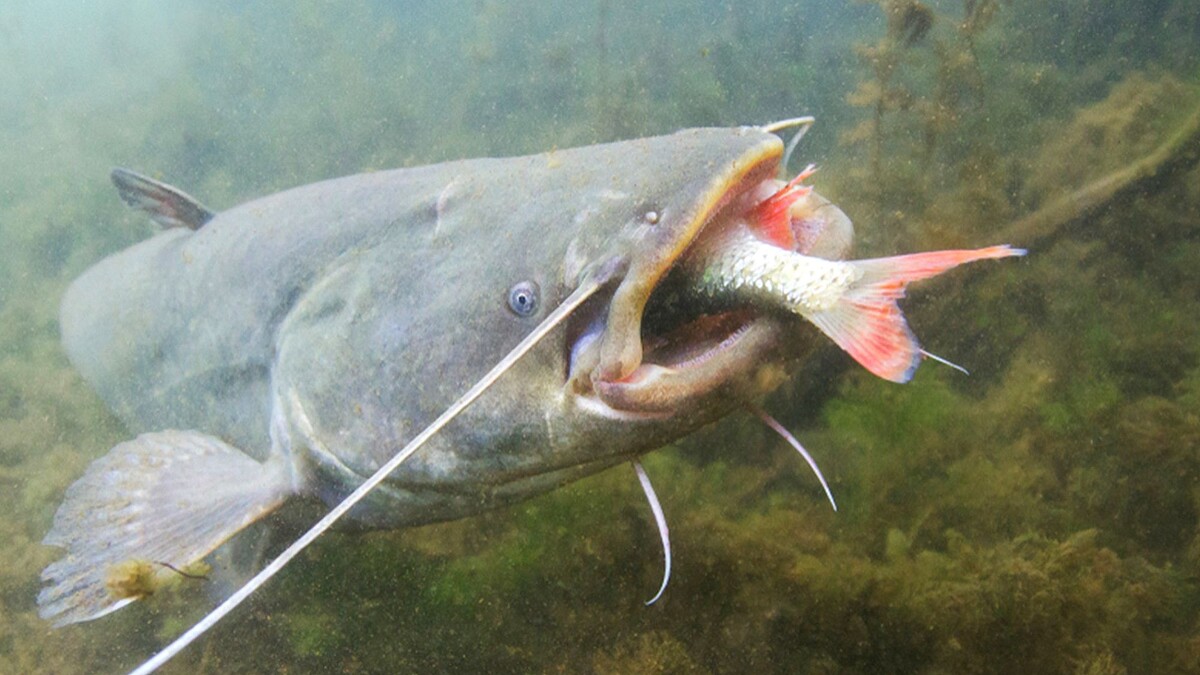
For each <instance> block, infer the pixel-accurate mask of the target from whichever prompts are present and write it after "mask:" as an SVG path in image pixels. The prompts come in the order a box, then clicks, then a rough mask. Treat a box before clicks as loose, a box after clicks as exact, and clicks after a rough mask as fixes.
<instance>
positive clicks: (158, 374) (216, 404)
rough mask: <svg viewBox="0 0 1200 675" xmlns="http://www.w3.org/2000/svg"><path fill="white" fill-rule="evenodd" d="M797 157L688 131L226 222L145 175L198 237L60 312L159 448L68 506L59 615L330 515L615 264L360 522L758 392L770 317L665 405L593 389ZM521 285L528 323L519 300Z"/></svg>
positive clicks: (177, 236) (606, 445)
mask: <svg viewBox="0 0 1200 675" xmlns="http://www.w3.org/2000/svg"><path fill="white" fill-rule="evenodd" d="M781 149H782V148H781V143H780V142H779V140H778V138H776V137H775V136H774V135H772V134H769V133H766V132H765V131H763V130H761V129H756V128H738V129H699V130H688V131H684V132H680V133H677V134H674V135H671V136H664V137H657V138H650V139H642V140H637V141H626V142H621V143H613V144H607V145H600V146H591V147H587V148H578V149H573V150H563V151H555V152H551V153H546V154H542V155H534V156H529V157H518V158H509V159H481V160H470V161H462V162H452V163H448V164H440V165H434V166H428V167H419V168H413V169H401V170H394V171H382V172H377V173H368V174H362V175H357V176H351V177H347V178H341V179H335V180H330V181H325V182H321V183H316V184H313V185H309V186H304V187H300V188H296V189H292V190H288V191H285V192H281V193H278V194H275V195H271V196H268V197H264V198H262V199H258V200H255V201H252V202H249V203H246V204H243V205H241V206H238V207H235V208H233V209H229V210H227V211H224V212H220V213H217V214H216V215H215V216H214V215H212V214H211V212H209V211H208V210H207V209H204V208H202V207H199V206H198V205H196V204H186V201H187V198H186V195H184V194H183V193H181V192H179V191H178V190H175V189H173V188H169V186H161V185H158V186H156V185H155V184H154V182H153V181H149V180H148V179H147V180H145V181H143V185H141V186H139V185H137V184H134V185H132V186H129V185H126V186H125V187H124V188H123V194H124V195H125V196H126V199H127V201H131V202H134V203H135V204H136V205H138V206H139V208H143V209H144V210H146V211H148V212H150V213H151V215H152V216H153V217H155V219H156V220H159V221H160V222H163V221H166V222H168V223H174V222H176V221H182V223H183V224H184V225H187V227H175V228H172V229H168V230H166V231H164V232H162V233H160V234H158V235H156V236H154V237H152V238H151V239H149V240H147V241H144V242H141V243H139V244H137V245H135V246H132V247H130V248H129V249H127V250H125V251H122V252H119V253H117V254H115V255H113V256H111V257H110V258H108V259H106V260H103V261H101V262H100V263H99V264H97V265H96V266H95V267H93V268H92V269H90V270H88V271H87V272H85V274H84V275H82V276H81V277H80V278H79V279H78V280H76V281H75V282H74V283H73V284H72V286H71V287H70V288H69V289H68V291H67V293H66V295H65V297H64V300H63V304H62V310H61V324H62V332H63V342H64V345H65V347H66V350H67V353H68V355H69V357H70V359H71V361H72V363H73V364H74V365H75V366H76V367H77V368H78V370H79V371H80V372H81V373H82V374H83V376H84V378H85V379H86V380H87V381H88V383H89V384H91V385H92V386H93V387H94V388H95V389H96V390H97V392H98V393H99V394H100V395H101V397H102V398H103V399H104V400H105V402H106V403H107V404H108V405H109V406H110V407H111V408H112V409H113V410H114V411H115V412H116V413H117V415H118V416H120V418H121V419H122V420H123V421H124V422H125V423H126V424H127V425H128V426H129V428H130V429H131V431H133V432H135V433H143V435H142V436H139V437H138V438H135V439H134V440H131V441H129V442H127V443H123V444H120V445H118V446H116V447H115V448H114V449H113V450H112V451H111V452H110V453H109V455H108V456H106V457H104V458H101V459H100V460H97V462H96V463H94V464H93V466H92V467H90V468H89V470H88V473H87V474H85V476H84V477H83V478H81V479H80V481H78V482H77V483H76V484H75V485H74V486H73V487H72V488H71V490H70V491H69V492H68V495H67V499H66V500H65V501H64V504H63V506H62V507H61V508H60V509H59V512H58V514H57V515H56V518H55V524H54V527H53V529H52V530H51V532H50V534H49V535H47V538H46V543H48V544H52V545H57V546H62V547H64V548H66V549H67V556H66V557H64V558H63V559H61V560H60V561H58V562H56V563H54V564H52V565H51V566H50V567H48V568H47V569H46V571H45V572H44V573H43V578H44V579H45V580H47V581H49V582H50V586H48V587H47V588H45V589H43V591H42V593H41V594H40V595H39V605H40V610H41V613H42V615H43V616H44V617H46V618H50V619H52V620H54V621H55V622H56V623H57V624H60V625H61V624H64V623H70V622H73V621H81V620H87V619H91V618H95V617H97V616H101V615H103V614H105V613H108V612H110V611H113V610H114V609H117V608H119V607H120V606H123V605H124V604H127V602H129V601H131V600H133V599H136V598H127V597H119V596H114V594H113V593H112V592H111V590H110V588H109V583H108V582H109V581H111V579H110V578H109V577H110V576H111V574H110V570H112V569H118V568H119V569H127V568H128V567H129V565H128V563H129V561H130V560H134V561H140V560H153V561H159V562H162V563H164V564H169V565H171V566H173V567H177V568H180V569H182V568H184V567H186V566H187V565H190V564H192V563H194V562H195V561H196V560H198V559H199V558H201V557H203V556H205V555H207V554H208V553H209V552H211V551H212V550H213V549H214V548H215V547H217V546H219V545H220V544H221V543H223V542H224V541H226V540H227V539H228V538H229V537H231V536H232V535H233V534H235V533H236V532H237V531H239V530H240V529H241V528H243V527H245V526H246V525H247V524H249V523H250V522H253V521H254V520H257V519H258V518H260V517H261V516H263V515H265V514H266V513H269V512H271V511H273V510H275V509H276V508H277V507H278V506H279V505H280V504H282V503H283V502H285V501H287V500H289V499H291V498H293V497H296V496H306V497H316V498H319V499H321V500H324V501H325V502H326V503H329V504H332V503H335V502H337V501H338V500H340V499H341V498H342V497H343V496H344V495H345V494H346V493H348V492H349V491H350V490H352V489H353V488H354V487H355V486H357V485H358V484H359V483H361V482H362V480H363V478H364V477H365V476H368V475H370V474H371V473H372V472H373V471H374V470H375V469H376V468H378V467H379V466H380V465H381V464H383V463H384V462H385V461H386V460H387V459H388V458H390V457H391V456H392V455H393V454H394V453H395V452H396V450H397V449H399V448H400V447H402V446H403V445H404V443H405V441H406V440H407V439H408V438H411V437H412V436H413V435H414V434H415V433H416V432H417V431H419V430H420V429H422V428H423V427H424V426H425V425H426V424H427V423H428V422H429V421H431V420H432V419H433V418H434V417H436V416H437V415H438V414H439V413H440V412H441V411H442V410H443V409H444V408H445V407H446V406H447V405H448V404H449V403H450V402H451V401H453V400H454V399H455V397H457V396H458V395H459V394H460V393H462V391H464V390H465V389H466V388H467V387H468V386H469V385H470V384H471V382H473V381H474V380H475V379H476V378H478V377H479V376H480V375H481V374H482V373H484V372H485V371H487V370H488V368H489V367H490V366H491V365H492V364H493V363H495V362H496V361H497V360H498V359H499V358H500V357H501V356H503V355H504V354H505V353H506V352H507V351H508V350H509V349H510V348H511V347H512V346H513V345H514V344H515V343H516V342H517V341H519V340H520V339H521V337H522V336H523V335H525V334H526V333H528V332H529V331H530V330H531V329H532V328H533V327H534V326H536V325H537V323H538V321H539V320H540V317H542V316H543V315H544V314H545V313H546V311H548V309H549V308H553V307H554V306H555V305H557V303H558V302H559V301H561V300H562V299H563V298H565V297H566V296H567V295H569V294H570V293H571V291H572V290H573V289H574V288H575V287H577V286H578V285H579V284H580V283H581V282H582V281H583V280H585V279H587V278H589V275H592V274H594V273H595V270H597V269H599V268H601V267H607V268H609V269H613V268H619V269H620V270H621V274H620V275H619V277H618V278H615V279H614V280H613V281H612V283H611V284H610V285H609V286H608V287H607V288H606V289H605V291H604V292H603V293H602V294H599V295H598V296H597V297H596V298H595V299H594V301H590V302H589V303H588V305H586V306H584V307H583V308H581V309H580V311H579V312H578V313H577V315H576V316H573V317H572V319H571V322H570V324H569V325H567V326H566V328H565V329H563V330H560V331H559V333H560V335H559V337H558V338H557V339H556V340H554V341H548V342H546V343H543V344H541V345H539V346H538V348H537V349H535V350H534V351H533V352H531V353H530V354H529V355H528V356H526V357H525V358H524V359H522V360H521V361H520V362H519V363H517V364H516V365H515V366H514V367H513V368H512V370H511V372H510V373H508V374H507V375H506V376H505V377H504V378H503V379H502V380H501V381H499V382H498V383H497V384H496V385H495V386H494V387H493V388H492V389H491V390H490V391H488V392H487V393H486V394H485V395H484V396H483V397H482V398H481V399H480V400H479V401H478V402H477V403H476V404H475V405H473V406H472V407H471V408H469V409H468V410H467V411H465V412H464V413H463V414H462V415H461V416H460V417H459V418H457V419H456V420H455V421H454V422H453V423H452V424H451V425H450V426H449V427H447V428H446V429H445V430H444V431H443V432H442V433H440V434H439V435H438V436H437V437H436V438H434V439H433V440H432V441H431V443H430V444H429V445H428V446H427V447H425V448H423V449H422V451H421V452H420V453H418V454H417V455H416V456H414V457H413V458H412V460H411V461H409V462H407V463H406V464H405V465H404V466H402V467H401V469H400V470H399V471H397V472H395V473H394V474H393V475H392V476H390V477H389V479H388V480H387V482H386V483H385V485H383V486H382V487H381V488H380V489H379V490H376V491H375V492H374V493H372V495H371V497H370V498H369V499H368V500H367V501H366V502H364V503H363V504H360V505H359V507H358V508H356V509H355V510H354V511H353V512H352V514H351V515H352V517H353V518H354V520H355V521H356V524H357V526H359V527H367V528H379V527H399V526H406V525H413V524H419V523H427V522H432V521H438V520H446V519H451V518H457V517H462V516H465V515H469V514H472V513H476V512H479V511H481V510H484V509H488V508H492V507H495V506H497V505H500V504H505V503H508V502H511V501H514V500H517V499H521V498H525V497H528V496H531V495H533V494H537V493H540V492H543V491H545V490H548V489H551V488H553V487H555V486H558V485H561V484H563V483H565V482H568V481H570V480H574V479H577V478H580V477H583V476H586V475H588V474H591V473H594V472H596V471H599V470H601V469H603V468H605V467H608V466H611V465H612V464H614V463H617V462H620V461H622V460H625V459H628V458H631V457H635V456H637V455H638V454H641V453H644V452H646V451H648V450H651V449H654V448H656V447H660V446H661V445H663V444H665V443H667V442H669V441H671V440H673V439H675V438H678V437H680V436H682V435H684V434H686V433H688V432H690V431H691V430H693V429H695V428H696V427H698V426H700V425H703V424H705V423H707V422H710V421H712V420H715V419H717V418H718V417H720V416H721V415H723V414H724V413H725V412H727V411H728V410H729V409H731V408H732V407H733V406H734V405H737V401H738V400H741V399H742V398H743V397H745V396H751V395H755V394H756V393H757V389H759V388H761V384H760V383H761V382H762V381H763V380H762V378H757V377H756V375H757V370H758V365H756V364H761V365H762V366H763V367H770V368H778V364H777V360H776V359H768V358H765V355H766V354H767V353H768V352H769V351H770V350H772V349H773V348H774V345H775V344H776V343H777V337H778V335H777V333H778V331H779V330H780V329H781V326H780V325H779V324H778V323H777V322H775V321H764V322H762V323H761V325H758V326H755V327H753V330H749V331H747V334H746V335H744V336H743V337H742V339H740V340H739V341H738V345H737V349H733V350H728V353H727V354H724V355H723V357H722V359H718V362H721V363H726V362H728V363H727V365H729V364H732V365H733V366H735V367H729V368H725V370H728V371H729V372H731V373H734V376H733V377H729V378H722V380H721V382H720V383H719V384H720V386H708V387H706V389H705V390H704V391H703V392H698V394H699V395H697V396H695V397H694V398H693V400H691V401H689V402H688V403H687V404H686V405H679V406H677V408H676V409H675V410H674V411H672V414H669V415H664V414H662V413H661V411H658V410H653V411H641V410H638V409H636V407H630V406H626V407H615V406H613V405H611V402H610V401H606V400H605V397H604V395H603V394H602V393H601V392H599V391H598V390H597V389H596V388H595V387H593V386H592V382H593V380H594V379H598V378H599V376H598V375H597V374H598V373H600V372H602V371H603V372H619V371H622V370H628V369H630V368H631V367H636V366H637V365H638V363H636V362H631V361H630V359H629V358H628V354H629V352H630V348H629V346H630V345H631V344H634V343H636V345H635V351H637V348H638V347H640V341H641V337H642V336H641V318H642V310H643V308H644V306H645V304H646V302H647V300H648V298H649V295H650V293H651V291H652V290H653V288H654V286H655V284H656V282H657V280H658V278H659V277H661V276H662V275H663V274H664V273H665V272H666V271H667V269H669V268H670V266H671V264H672V263H673V261H674V260H675V259H677V258H678V256H679V255H680V254H681V253H682V252H683V251H684V250H685V249H686V248H687V246H688V245H689V244H690V242H691V240H692V239H694V238H695V237H696V236H697V235H698V234H699V232H700V231H701V230H702V229H703V227H704V225H705V224H706V223H707V222H708V221H709V220H711V219H712V217H713V216H714V214H715V213H716V212H718V211H719V210H721V209H723V208H726V207H727V206H728V205H730V204H731V203H733V202H734V201H735V198H736V197H737V195H739V194H740V193H741V192H743V191H745V190H747V189H749V188H750V187H751V186H753V185H756V184H758V183H759V182H762V181H764V180H770V178H771V177H772V176H773V175H774V173H775V172H776V165H777V162H778V159H779V156H780V154H781ZM147 186H148V187H147ZM156 188H157V189H156ZM130 190H132V192H133V193H135V194H134V195H133V196H131V195H130V194H129V192H130ZM180 199H182V200H183V202H184V206H186V207H188V208H180V209H174V210H175V212H176V214H175V215H173V216H168V217H163V212H164V211H171V210H172V209H171V208H170V207H171V204H172V200H176V201H175V205H176V206H178V205H179V204H178V200H180ZM139 200H141V202H142V203H140V204H138V202H139ZM189 213H191V214H202V215H203V222H199V221H198V219H197V218H196V217H195V216H192V217H191V218H192V219H191V220H190V221H189V216H188V214H189ZM192 227H194V228H195V229H192ZM518 287H520V288H523V289H532V291H533V295H531V296H529V297H531V298H533V299H534V300H535V301H536V307H535V309H534V311H531V312H525V311H524V309H526V308H527V307H526V308H523V309H522V310H521V311H518V310H517V309H515V308H514V306H513V305H512V303H511V302H510V299H511V296H512V294H513V292H514V289H517V288H518ZM614 345H615V346H614ZM605 352H611V353H613V354H617V355H618V356H617V358H616V359H613V358H610V357H608V356H606V355H605ZM640 357H641V355H640V352H639V353H638V354H637V355H636V357H635V359H636V360H637V361H640V360H641V358H640ZM731 358H732V359H733V361H730V360H729V359H731ZM614 361H615V362H614ZM770 381H771V382H778V381H779V378H778V377H774V378H770ZM218 488H220V489H218ZM226 488H228V489H226ZM235 488H236V489H235ZM197 504H199V506H197ZM146 513H152V514H154V516H153V518H148V517H147V516H145V515H144V514H146ZM171 528H174V530H172V529H171Z"/></svg>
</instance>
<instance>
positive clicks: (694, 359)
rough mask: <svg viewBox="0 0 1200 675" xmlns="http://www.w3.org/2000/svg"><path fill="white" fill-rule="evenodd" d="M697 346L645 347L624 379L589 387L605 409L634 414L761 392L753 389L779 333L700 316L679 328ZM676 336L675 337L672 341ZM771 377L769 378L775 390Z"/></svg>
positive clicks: (741, 319) (760, 324)
mask: <svg viewBox="0 0 1200 675" xmlns="http://www.w3.org/2000/svg"><path fill="white" fill-rule="evenodd" d="M679 330H680V331H682V332H684V333H689V334H691V332H692V331H698V332H696V333H694V334H691V336H692V337H695V338H696V341H695V342H689V343H679V344H674V343H671V342H670V337H668V338H665V339H666V340H667V341H668V343H667V344H665V345H655V344H651V345H645V347H646V349H645V352H644V358H643V361H642V363H641V364H640V365H639V366H638V367H637V368H636V369H634V371H633V372H632V373H630V374H629V375H628V376H626V377H624V378H622V379H620V380H614V381H603V380H601V381H597V382H593V388H594V390H595V392H596V395H597V396H598V397H599V398H600V400H601V401H603V402H604V403H605V404H606V405H607V406H608V407H610V408H612V409H615V410H621V411H630V412H638V413H659V414H671V413H674V412H677V411H686V410H691V409H693V408H695V407H700V406H704V405H705V404H706V403H709V402H710V401H715V400H717V399H721V400H724V401H725V402H729V401H731V400H739V399H742V398H747V397H752V396H755V395H757V394H760V393H763V392H761V391H757V389H758V388H759V387H758V386H757V385H758V384H760V383H765V382H764V379H763V378H761V377H758V374H759V371H760V369H761V368H762V367H763V366H764V365H769V364H770V363H771V361H770V360H769V359H767V358H766V356H767V355H768V354H769V353H770V352H771V351H772V350H773V348H774V347H775V345H776V344H777V343H778V335H779V333H778V329H777V327H776V326H775V325H774V324H773V322H771V321H769V320H767V319H761V318H754V317H752V316H747V315H746V314H745V313H741V312H735V313H728V314H722V315H717V316H702V317H699V318H698V319H697V320H696V321H695V322H693V323H692V324H689V325H686V326H684V327H682V328H681V329H679ZM675 337H677V336H675ZM774 379H775V378H767V380H770V381H771V382H770V384H771V385H774V384H777V382H774Z"/></svg>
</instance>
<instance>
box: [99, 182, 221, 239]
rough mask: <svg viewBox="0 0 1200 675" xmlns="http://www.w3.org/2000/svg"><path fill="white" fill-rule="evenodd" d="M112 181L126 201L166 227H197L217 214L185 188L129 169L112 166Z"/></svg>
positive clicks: (166, 228) (191, 228)
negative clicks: (185, 190) (113, 167)
mask: <svg viewBox="0 0 1200 675" xmlns="http://www.w3.org/2000/svg"><path fill="white" fill-rule="evenodd" d="M112 182H113V185H116V186H117V192H118V193H119V194H120V195H121V199H122V200H123V201H124V202H125V203H126V204H128V205H130V206H132V207H133V208H135V209H138V210H139V211H145V212H146V214H147V215H149V216H150V219H151V220H153V221H154V222H156V223H158V224H159V225H160V226H161V227H162V228H163V229H165V230H169V229H171V228H175V227H186V228H187V229H189V230H198V229H200V228H201V227H202V226H203V225H204V224H205V223H207V222H208V221H210V220H212V219H213V216H215V215H216V214H215V213H213V212H212V211H210V210H209V209H208V207H206V206H204V205H203V204H201V203H200V202H199V201H197V200H196V198H195V197H192V196H191V195H189V194H188V193H186V192H184V191H183V190H180V189H179V188H176V187H172V186H170V185H167V184H166V183H162V182H159V181H156V180H154V179H153V178H150V177H149V176H143V175H142V174H140V173H137V172H134V171H130V170H129V169H122V168H120V167H117V168H115V169H113V170H112Z"/></svg>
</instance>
